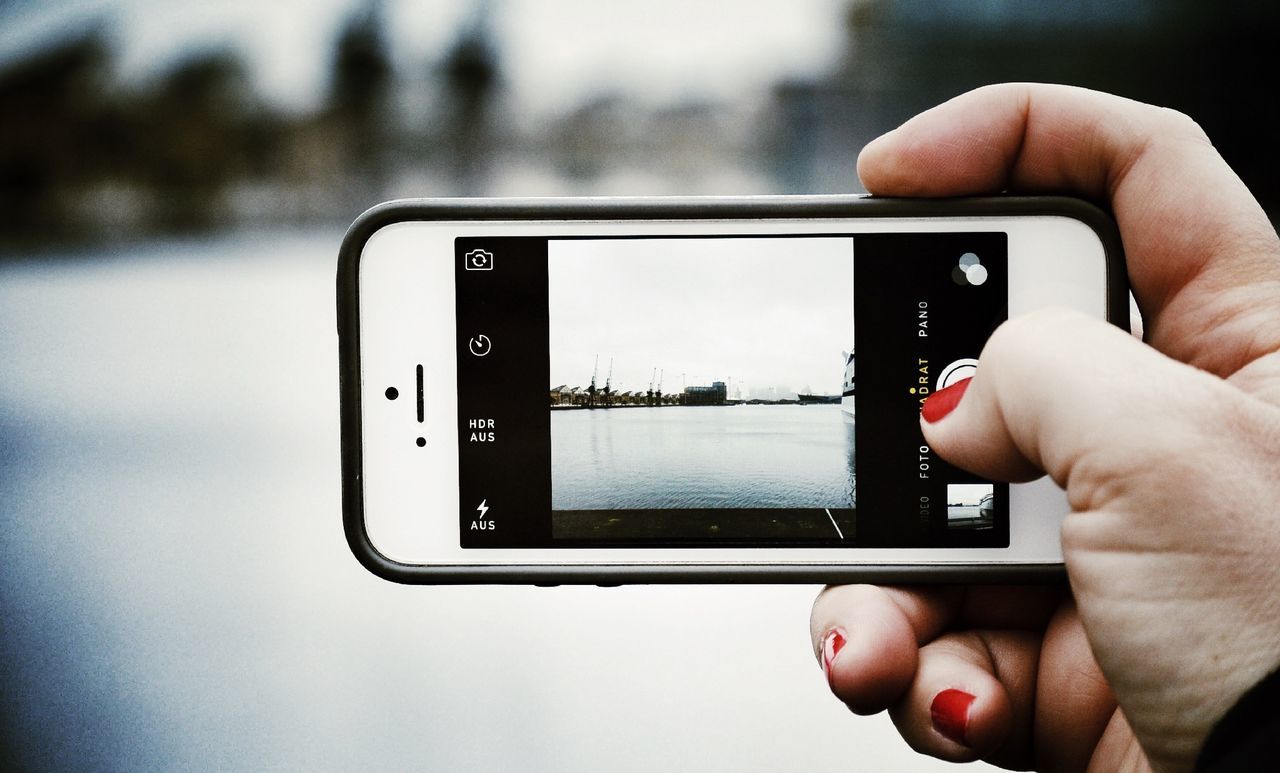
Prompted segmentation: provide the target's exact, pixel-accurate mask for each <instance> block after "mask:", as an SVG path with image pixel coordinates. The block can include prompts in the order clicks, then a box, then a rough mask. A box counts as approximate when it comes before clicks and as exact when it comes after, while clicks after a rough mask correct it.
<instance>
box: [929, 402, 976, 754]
mask: <svg viewBox="0 0 1280 773" xmlns="http://www.w3.org/2000/svg"><path fill="white" fill-rule="evenodd" d="M938 394H942V393H941V392H939V393H938ZM972 705H973V696H972V695H970V694H969V693H967V692H964V691H963V690H943V691H942V692H940V693H938V694H937V695H936V696H934V699H933V704H932V705H931V706H929V717H930V718H931V719H932V720H933V729H934V730H937V731H938V732H939V733H942V734H943V735H945V736H946V737H947V738H950V739H951V740H952V741H955V742H956V743H958V744H964V745H965V746H968V745H969V744H968V742H967V741H965V731H966V730H968V729H969V707H970V706H972Z"/></svg>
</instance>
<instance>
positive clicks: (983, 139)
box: [811, 84, 1280, 771]
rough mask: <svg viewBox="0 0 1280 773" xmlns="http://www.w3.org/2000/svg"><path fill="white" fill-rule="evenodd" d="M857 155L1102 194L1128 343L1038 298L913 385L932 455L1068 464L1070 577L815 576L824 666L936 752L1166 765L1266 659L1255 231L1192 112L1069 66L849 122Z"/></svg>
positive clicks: (1271, 600) (1264, 274) (880, 176)
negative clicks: (913, 110)
mask: <svg viewBox="0 0 1280 773" xmlns="http://www.w3.org/2000/svg"><path fill="white" fill-rule="evenodd" d="M858 171H859V175H860V176H861V178H862V180H863V182H864V183H865V185H866V187H867V189H868V190H870V191H871V192H873V193H876V194H880V195H888V196H959V195H973V194H983V193H993V192H997V191H1001V190H1006V189H1007V190H1014V191H1018V192H1022V193H1066V194H1072V195H1077V196H1082V197H1085V198H1090V199H1093V200H1095V201H1100V202H1108V203H1109V204H1110V206H1111V207H1112V209H1113V211H1114V212H1115V215H1116V219H1117V221H1118V223H1119V225H1120V230H1121V234H1122V238H1123V240H1124V246H1125V251H1126V253H1127V257H1128V264H1129V276H1130V281H1131V283H1132V287H1133V291H1134V295H1135V296H1136V298H1137V300H1138V304H1139V307H1140V309H1141V311H1142V313H1143V318H1144V323H1145V343H1143V342H1139V341H1138V340H1137V339H1135V338H1133V337H1131V336H1129V335H1127V334H1125V333H1124V332H1122V331H1119V330H1117V329H1115V328H1113V327H1110V326H1108V325H1106V324H1105V323H1103V322H1100V321H1098V320H1094V319H1089V318H1086V317H1083V316H1080V315H1077V314H1074V313H1070V312H1065V311H1057V310H1046V311H1041V312H1036V313H1033V314H1029V315H1026V316H1024V317H1020V318H1017V319H1013V320H1010V321H1009V322H1007V323H1006V324H1004V325H1003V326H1001V328H1000V329H999V330H997V331H996V333H995V335H994V336H993V337H992V339H991V341H990V342H989V343H988V345H987V347H986V348H985V349H984V350H983V353H982V356H981V359H980V364H979V367H978V370H977V376H976V377H975V378H974V379H973V380H972V381H971V382H967V383H965V384H964V385H963V386H959V385H957V387H952V388H951V389H950V390H944V391H942V392H939V393H937V394H935V395H934V396H933V397H932V398H930V401H929V403H928V404H926V412H925V417H926V418H922V422H921V423H922V427H923V430H924V434H925V437H926V440H927V441H928V443H929V445H930V446H931V447H932V448H933V449H934V450H935V451H936V452H937V453H939V454H940V455H941V456H943V457H944V458H946V459H947V460H949V461H950V462H952V463H954V464H956V465H959V466H961V467H964V468H966V469H968V470H971V471H973V472H976V473H979V474H982V475H985V476H988V477H992V478H996V479H1002V480H1011V481H1017V480H1029V479H1032V478H1035V477H1037V476H1038V475H1040V474H1041V473H1042V472H1047V473H1048V474H1049V475H1050V476H1052V477H1053V479H1054V480H1055V481H1056V482H1057V483H1058V484H1059V485H1060V486H1062V487H1064V488H1065V489H1066V491H1067V494H1068V497H1069V500H1070V502H1071V507H1072V513H1071V514H1070V515H1068V516H1067V518H1066V520H1065V521H1064V523H1063V527H1062V546H1063V554H1064V556H1065V559H1066V564H1067V572H1068V576H1069V578H1070V582H1071V594H1070V595H1068V594H1066V593H1064V592H1062V591H1058V590H1055V589H1051V588H1001V587H970V588H958V587H933V588H878V587H870V586H845V587H831V588H827V589H826V590H824V591H823V593H822V594H821V595H820V596H819V597H818V599H817V601H816V602H815V604H814V609H813V616H812V623H811V630H812V636H813V642H814V648H815V652H816V653H817V655H818V658H819V660H820V661H821V662H822V663H823V664H824V667H825V669H826V671H827V673H828V679H829V681H830V684H831V688H832V690H833V691H834V692H835V693H836V695H837V696H838V697H840V698H841V699H842V700H843V701H845V702H846V703H847V704H848V705H849V706H850V708H852V709H853V710H854V711H857V712H859V713H873V712H877V711H880V710H884V709H888V710H889V712H890V715H891V716H892V718H893V720H894V723H895V724H896V725H897V727H898V729H899V731H900V732H901V733H902V735H903V737H904V738H905V739H906V740H907V742H908V743H910V744H911V745H912V746H913V747H914V748H916V749H917V750H919V751H921V752H924V753H926V754H931V755H934V756H937V757H942V758H944V759H951V760H968V759H976V758H982V759H986V760H989V761H991V762H993V763H996V764H1000V765H1005V766H1009V767H1028V766H1031V767H1035V768H1038V769H1042V770H1085V769H1093V770H1145V769H1147V768H1148V766H1149V767H1150V768H1153V769H1155V770H1161V771H1165V770H1168V771H1181V770H1190V769H1191V768H1192V766H1193V765H1194V763H1195V759H1196V755H1197V754H1198V752H1199V750H1200V748H1201V746H1202V745H1203V743H1204V740H1205V738H1206V736H1207V735H1208V733H1209V731H1210V730H1211V729H1212V727H1213V725H1214V723H1215V722H1216V721H1217V720H1218V719H1219V718H1221V716H1222V715H1223V714H1224V713H1225V712H1226V711H1227V709H1228V708H1230V707H1231V705H1232V704H1233V703H1234V702H1235V701H1236V700H1237V699H1238V698H1239V696H1240V695H1241V694H1242V693H1243V692H1244V691H1245V690H1247V689H1248V688H1249V687H1251V686H1252V685H1253V684H1254V683H1256V682H1257V681H1258V680H1260V679H1261V678H1262V677H1263V676H1265V675H1266V674H1267V673H1269V672H1270V671H1272V670H1274V669H1275V668H1276V667H1277V666H1278V665H1280V355H1278V354H1277V351H1280V245H1278V244H1277V239H1276V232H1275V230H1274V229H1273V228H1272V226H1271V224H1270V222H1269V221H1268V220H1267V217H1266V215H1265V214H1264V213H1263V212H1262V210H1261V208H1260V207H1259V206H1258V204H1257V202H1256V201H1255V200H1254V199H1253V197H1252V196H1251V195H1250V194H1249V191H1248V190H1247V189H1246V188H1245V186H1244V185H1243V183H1241V182H1240V180H1239V178H1238V177H1236V175H1235V174H1234V173H1233V172H1232V171H1231V169H1230V168H1229V167H1228V166H1227V165H1226V163H1225V162H1224V161H1223V160H1222V158H1221V157H1220V156H1219V155H1218V153H1217V152H1216V151H1215V150H1214V149H1213V147H1212V145H1211V144H1210V143H1209V141H1208V139H1207V138H1206V137H1205V136H1204V133H1203V132H1202V131H1201V130H1200V128H1199V127H1198V126H1197V125H1196V124H1195V123H1194V122H1192V121H1191V120H1190V119H1188V118H1187V117H1185V116H1183V115H1180V114H1178V113H1175V112H1173V111H1169V110H1164V109H1161V108H1156V107H1151V106H1149V105H1143V104H1140V103H1136V102H1131V101H1128V100H1124V99H1121V98H1118V97H1113V96H1109V95H1105V94H1100V93H1096V92H1090V91H1086V90H1082V89H1075V88H1068V87H1058V86H1041V85H1014V84H1009V85H1002V86H995V87H988V88H983V89H979V90H977V91H974V92H970V93H968V94H965V95H963V96H960V97H958V98H956V99H954V100H952V101H950V102H947V103H946V104H943V105H941V106H939V107H937V108H934V109H932V110H930V111H928V112H925V113H923V114H921V115H919V116H917V117H916V118H914V119H912V120H911V121H908V122H907V123H906V124H904V125H903V126H902V127H900V128H898V129H897V130H895V131H893V132H890V133H889V134H887V135H885V136H883V137H881V138H879V139H877V140H876V141H875V142H873V143H871V144H870V145H868V146H867V148H866V149H865V150H864V151H863V153H862V155H861V157H860V158H859V162H858ZM966 387H967V389H966ZM957 393H959V394H957ZM960 394H962V395H963V399H958V398H959V396H960ZM957 400H958V401H957ZM948 404H950V405H951V410H949V411H946V410H943V409H944V408H946V407H947V406H948ZM1117 704H1118V708H1117Z"/></svg>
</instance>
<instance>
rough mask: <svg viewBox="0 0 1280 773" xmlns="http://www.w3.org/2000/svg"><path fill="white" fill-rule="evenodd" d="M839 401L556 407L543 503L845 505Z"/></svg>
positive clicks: (847, 470) (846, 442) (849, 442)
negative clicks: (548, 489)
mask: <svg viewBox="0 0 1280 773" xmlns="http://www.w3.org/2000/svg"><path fill="white" fill-rule="evenodd" d="M852 463H853V424H852V422H851V421H849V420H848V419H846V418H845V417H844V414H843V412H842V411H841V410H840V406H839V405H740V406H673V407H665V408H617V409H610V410H557V411H552V414H551V480H552V508H553V509H556V510H612V509H663V508H700V507H744V508H757V507H763V508H781V507H839V508H849V507H853V506H854V477H853V474H852Z"/></svg>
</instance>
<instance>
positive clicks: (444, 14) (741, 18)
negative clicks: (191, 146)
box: [0, 0, 846, 114]
mask: <svg viewBox="0 0 1280 773" xmlns="http://www.w3.org/2000/svg"><path fill="white" fill-rule="evenodd" d="M482 4H483V5H486V6H487V7H488V9H489V13H488V18H489V20H490V23H491V25H492V29H493V31H494V34H495V39H496V40H497V41H498V43H499V46H500V48H501V51H502V56H503V58H504V61H503V73H504V78H505V79H506V83H507V85H508V86H509V88H510V89H511V95H512V97H513V98H514V99H515V100H516V102H517V104H518V105H521V106H522V107H523V108H524V109H526V110H529V111H532V112H534V113H535V114H536V113H539V112H543V111H547V112H556V111H560V110H563V109H565V108H567V107H570V106H572V105H574V104H576V103H578V102H580V101H581V100H582V99H584V98H588V97H590V96H591V95H593V94H596V93H601V92H605V91H610V90H618V91H621V92H623V93H625V94H627V95H630V96H632V97H635V98H638V99H641V100H645V101H649V102H652V103H656V104H662V103H668V102H677V101H680V100H685V99H705V98H710V99H726V100H729V99H734V98H740V97H742V96H743V95H746V94H750V93H751V92H753V91H759V90H761V89H764V88H766V87H767V86H768V84H770V83H772V82H774V81H775V80H776V79H778V78H780V77H801V76H807V75H808V76H812V75H819V74H821V73H822V72H824V71H825V70H826V69H827V68H829V67H830V66H831V64H832V62H833V61H834V59H835V58H836V56H837V55H838V53H839V51H840V49H841V46H842V44H843V34H844V33H843V25H842V24H841V23H840V22H841V21H842V18H843V16H842V9H843V8H844V7H845V5H846V0H737V1H736V2H735V1H734V0H645V2H621V1H620V2H601V1H600V0H487V2H482V0H384V3H383V5H384V9H385V13H386V16H387V21H388V24H387V27H388V32H389V37H390V40H391V48H392V55H393V57H394V59H395V60H396V61H397V63H398V64H400V65H402V66H404V67H407V68H413V67H421V68H425V67H426V66H428V65H429V64H430V62H432V61H434V60H437V59H438V58H439V57H440V56H441V54H442V53H443V52H444V51H445V50H447V47H448V46H449V44H450V43H451V41H452V40H453V39H454V37H455V35H456V34H457V32H458V30H459V28H460V26H461V25H462V24H464V23H466V22H467V21H468V20H469V19H471V18H472V17H473V15H474V14H475V13H476V9H477V8H478V7H480V5H482ZM359 5H361V3H359V2H357V1H356V0H271V2H262V0H202V1H201V2H189V3H188V2H172V0H63V1H62V2H56V1H53V2H51V1H48V0H8V1H7V2H6V1H5V0H0V66H2V65H3V63H4V62H6V61H10V60H12V59H14V58H15V57H17V56H21V55H23V54H24V52H30V51H31V50H33V49H36V48H38V47H39V46H41V45H44V44H47V43H48V42H49V41H50V40H54V39H57V38H58V37H60V36H64V35H67V34H73V33H74V32H75V31H77V30H78V29H83V28H85V27H88V26H92V25H95V24H98V23H103V24H105V27H106V29H108V30H109V31H110V32H111V34H112V36H113V37H114V39H115V40H116V41H117V42H118V43H119V46H120V55H121V58H120V67H121V72H122V74H124V76H125V77H126V78H127V79H132V80H135V81H145V80H146V79H148V78H152V77H157V76H159V75H162V74H163V73H164V72H165V70H166V69H167V68H169V67H171V66H172V65H173V63H174V62H175V61H177V60H178V59H180V58H181V57H182V56H183V55H184V54H187V53H191V52H194V51H198V50H202V49H210V48H219V47H223V46H231V47H233V48H236V49H239V50H241V51H242V52H243V54H244V55H245V57H246V59H247V61H248V62H249V64H250V67H251V69H252V70H253V71H254V73H255V75H256V76H257V78H258V82H259V85H260V87H261V88H262V90H263V91H264V93H266V95H267V96H268V97H269V98H270V99H272V100H273V101H275V102H277V103H278V104H281V105H282V106H285V107H292V108H294V109H299V110H304V109H306V108H308V107H310V106H312V105H314V104H315V103H316V101H317V100H318V98H319V96H320V94H321V93H322V90H323V88H324V86H325V79H326V78H327V70H328V65H329V59H330V56H331V52H332V44H333V39H334V36H335V34H336V31H337V29H338V28H339V27H340V26H341V24H342V23H343V21H344V20H345V19H346V18H347V17H348V15H349V14H350V13H351V11H352V10H353V9H354V8H357V7H359Z"/></svg>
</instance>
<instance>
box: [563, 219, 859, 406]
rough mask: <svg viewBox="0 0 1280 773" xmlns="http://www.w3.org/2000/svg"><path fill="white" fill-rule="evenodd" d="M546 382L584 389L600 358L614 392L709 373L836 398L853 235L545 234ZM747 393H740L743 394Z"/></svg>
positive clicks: (697, 380)
mask: <svg viewBox="0 0 1280 773" xmlns="http://www.w3.org/2000/svg"><path fill="white" fill-rule="evenodd" d="M548 273H549V276H550V293H549V295H550V309H551V336H550V337H551V384H549V386H556V385H558V384H569V385H570V386H586V385H587V384H589V383H590V381H591V369H592V363H593V362H594V360H595V355H596V354H597V353H598V354H599V355H600V378H599V382H598V384H599V386H604V379H605V375H606V373H607V371H608V367H609V358H610V357H612V358H613V359H614V365H613V376H614V384H615V385H616V387H617V388H618V389H619V390H621V391H626V390H636V389H641V390H644V389H647V388H648V385H649V380H650V378H651V376H652V373H653V369H654V368H659V369H665V370H666V379H665V382H664V384H663V391H664V392H678V391H680V388H681V374H682V373H684V374H686V376H687V381H688V385H690V386H692V385H695V384H709V383H710V382H711V381H713V380H720V381H727V380H728V379H729V378H730V377H732V378H733V380H734V385H735V387H736V386H738V385H739V384H741V383H742V382H743V381H745V382H746V386H747V388H749V389H753V390H754V389H760V388H764V387H768V386H776V387H778V388H779V389H780V390H781V389H782V388H784V387H785V388H789V390H790V391H799V390H803V389H805V387H810V388H812V389H813V390H815V391H816V392H819V393H824V394H839V393H840V389H841V383H842V379H843V377H844V362H843V360H842V357H841V352H842V351H845V350H848V349H849V348H850V347H851V346H852V345H853V241H852V240H851V239H848V238H844V239H790V238H788V239H626V240H623V239H612V240H599V241H593V240H579V241H560V242H552V243H551V248H550V257H549V261H548ZM744 396H746V395H745V393H744Z"/></svg>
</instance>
